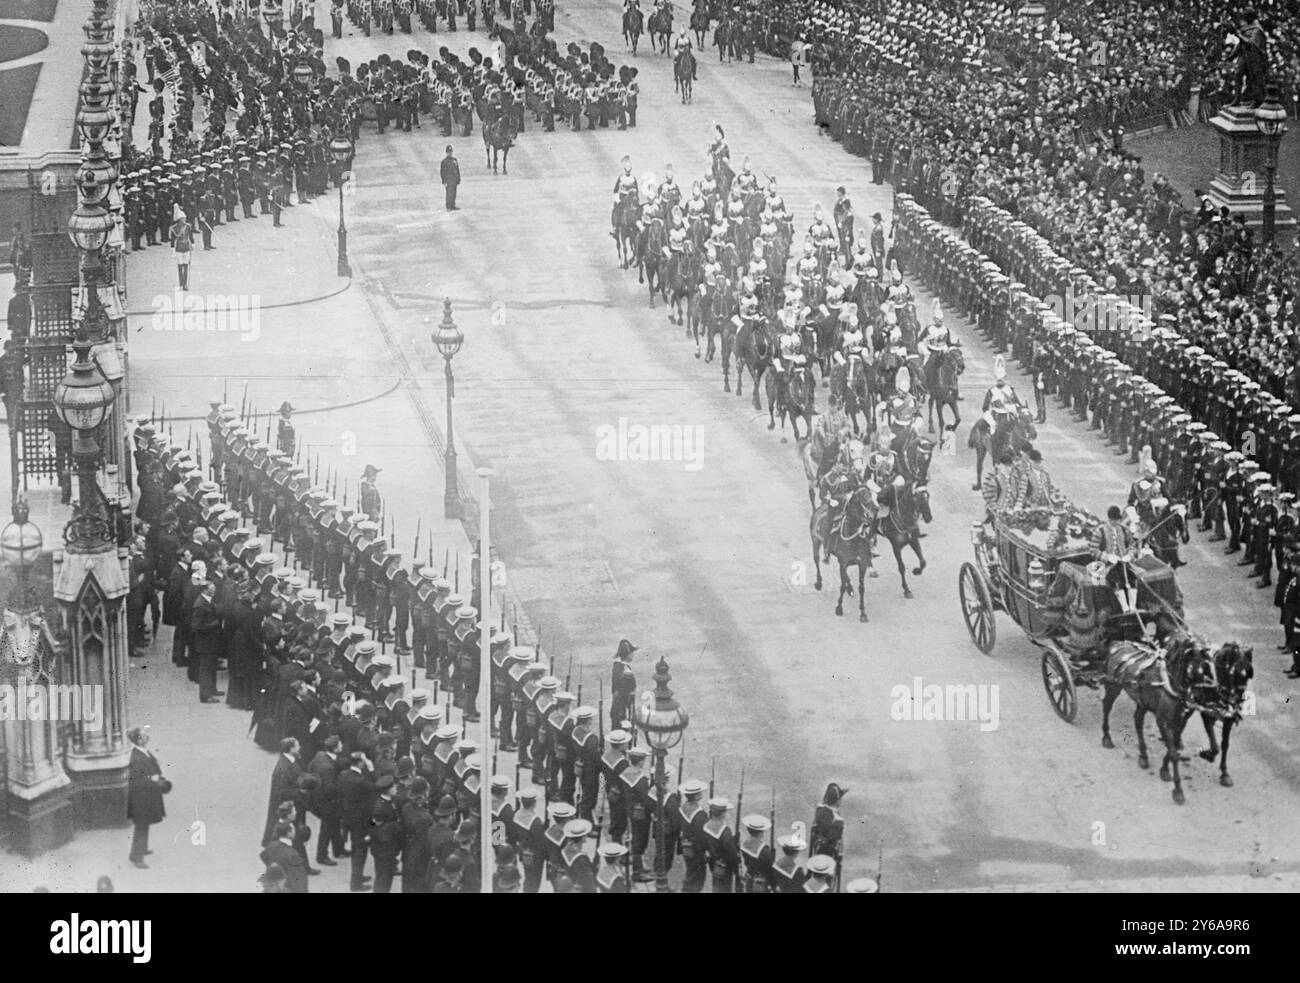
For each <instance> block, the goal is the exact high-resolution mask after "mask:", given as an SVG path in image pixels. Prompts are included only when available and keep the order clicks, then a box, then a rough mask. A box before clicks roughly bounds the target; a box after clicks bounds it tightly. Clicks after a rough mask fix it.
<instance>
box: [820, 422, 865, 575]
mask: <svg viewBox="0 0 1300 983" xmlns="http://www.w3.org/2000/svg"><path fill="white" fill-rule="evenodd" d="M862 486H863V478H862V475H860V474H859V473H858V470H857V468H855V467H854V466H853V457H852V454H851V453H850V450H849V442H848V440H846V439H844V436H843V435H841V436H840V438H839V454H838V456H837V458H836V460H835V463H834V464H833V465H831V468H830V470H829V471H827V472H826V473H825V474H824V475H822V477H821V481H820V489H821V500H822V501H823V502H825V503H826V518H827V524H826V538H825V540H823V541H822V562H823V563H826V562H829V561H830V558H831V539H832V538H834V536H835V535H836V534H837V533H838V534H840V535H843V530H842V528H841V527H842V526H843V524H844V518H845V514H846V512H847V511H848V504H849V501H850V500H851V499H852V498H853V495H854V493H855V492H857V491H858V490H859V489H860V488H862ZM854 531H855V532H856V530H854Z"/></svg>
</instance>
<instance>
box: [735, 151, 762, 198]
mask: <svg viewBox="0 0 1300 983" xmlns="http://www.w3.org/2000/svg"><path fill="white" fill-rule="evenodd" d="M732 188H733V189H735V190H737V191H739V192H740V193H741V194H749V193H750V192H751V191H754V190H756V189H757V188H758V177H757V175H755V174H754V172H753V171H751V170H750V169H749V158H748V157H746V158H745V160H744V162H743V163H742V164H741V165H740V173H739V174H737V175H736V180H735V181H734V182H733V184H732Z"/></svg>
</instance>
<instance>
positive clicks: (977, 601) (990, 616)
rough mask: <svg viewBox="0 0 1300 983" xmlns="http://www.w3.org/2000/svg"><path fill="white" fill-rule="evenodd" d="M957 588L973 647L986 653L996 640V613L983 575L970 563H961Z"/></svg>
mask: <svg viewBox="0 0 1300 983" xmlns="http://www.w3.org/2000/svg"><path fill="white" fill-rule="evenodd" d="M957 590H958V593H960V594H961V613H962V618H963V619H964V620H965V622H966V630H967V631H969V632H970V637H971V641H972V642H974V643H975V647H976V648H977V649H979V650H980V651H981V652H983V653H984V654H985V655H988V654H989V653H991V652H992V651H993V646H994V644H995V643H996V642H997V640H998V623H997V614H996V612H995V611H994V610H993V599H992V598H991V597H990V596H989V589H988V586H987V585H986V584H985V583H984V577H983V575H982V574H981V573H980V572H979V571H978V570H976V569H975V566H974V565H973V564H970V563H963V564H962V565H961V574H960V575H959V577H958V580H957Z"/></svg>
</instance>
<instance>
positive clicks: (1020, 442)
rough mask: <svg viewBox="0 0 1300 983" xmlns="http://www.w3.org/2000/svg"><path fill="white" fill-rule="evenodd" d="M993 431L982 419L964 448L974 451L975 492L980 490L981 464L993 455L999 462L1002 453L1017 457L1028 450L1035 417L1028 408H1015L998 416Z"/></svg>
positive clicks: (1036, 434)
mask: <svg viewBox="0 0 1300 983" xmlns="http://www.w3.org/2000/svg"><path fill="white" fill-rule="evenodd" d="M996 424H997V425H996V427H995V428H994V429H992V430H991V431H990V429H989V425H988V421H987V420H985V419H983V418H982V417H981V418H980V419H979V420H978V421H977V422H976V423H975V426H973V427H971V428H970V437H968V438H967V440H966V443H967V446H969V447H973V448H974V449H975V484H973V485H971V488H972V489H973V490H974V491H979V490H980V482H981V480H982V479H983V477H984V461H985V459H986V458H987V457H989V456H990V455H992V457H993V460H994V461H997V460H998V459H1000V458H1001V456H1002V454H1003V452H1004V451H1008V450H1009V451H1013V452H1015V453H1020V452H1021V451H1024V450H1027V449H1028V448H1029V442H1030V441H1031V440H1033V439H1034V438H1036V437H1037V436H1038V428H1037V427H1035V426H1034V417H1033V414H1032V413H1030V411H1029V407H1028V406H1017V407H1014V408H1012V409H1011V410H1010V411H1009V412H1007V413H1004V414H1000V415H999V416H998V417H997V419H996Z"/></svg>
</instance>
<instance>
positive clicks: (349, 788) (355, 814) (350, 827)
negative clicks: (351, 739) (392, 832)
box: [338, 751, 379, 891]
mask: <svg viewBox="0 0 1300 983" xmlns="http://www.w3.org/2000/svg"><path fill="white" fill-rule="evenodd" d="M371 770H372V768H371V765H370V762H369V760H368V759H367V758H366V755H365V752H363V751H353V752H352V754H351V756H350V758H349V760H348V767H347V768H346V769H344V770H343V771H342V772H341V773H340V774H339V780H338V788H339V805H340V818H341V821H342V824H343V829H344V831H345V832H347V834H348V838H349V841H350V842H349V844H348V846H349V847H350V849H351V853H352V877H351V883H350V886H351V889H352V890H353V891H364V890H365V889H366V881H368V880H370V879H371V878H370V875H369V874H367V873H366V860H367V859H368V858H369V856H370V848H369V839H370V820H371V817H372V815H373V813H374V808H375V799H376V798H377V797H378V795H379V789H378V787H377V786H376V784H375V783H374V782H373V781H371V780H370V778H369V777H368V773H369V772H370V771H371Z"/></svg>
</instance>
